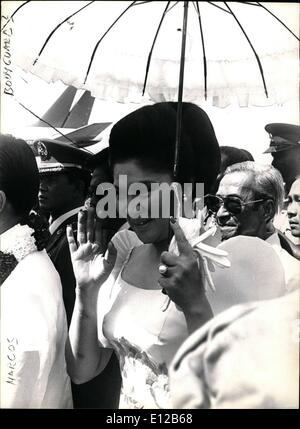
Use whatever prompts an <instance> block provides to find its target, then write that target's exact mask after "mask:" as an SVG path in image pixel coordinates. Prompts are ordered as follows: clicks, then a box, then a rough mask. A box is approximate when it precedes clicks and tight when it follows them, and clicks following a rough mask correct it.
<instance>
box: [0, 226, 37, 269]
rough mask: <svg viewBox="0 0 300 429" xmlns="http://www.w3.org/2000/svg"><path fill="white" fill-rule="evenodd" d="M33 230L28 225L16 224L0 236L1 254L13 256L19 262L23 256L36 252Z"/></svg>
mask: <svg viewBox="0 0 300 429" xmlns="http://www.w3.org/2000/svg"><path fill="white" fill-rule="evenodd" d="M33 233H34V230H33V229H32V228H30V227H29V226H28V225H20V224H17V225H15V226H13V227H12V228H10V229H9V230H7V231H5V232H4V233H3V234H1V236H0V250H1V252H3V253H6V254H10V255H14V257H15V258H16V260H17V261H18V262H20V261H21V260H22V259H24V258H25V256H27V255H29V254H30V253H32V252H35V251H36V250H37V247H36V244H35V239H34V236H33Z"/></svg>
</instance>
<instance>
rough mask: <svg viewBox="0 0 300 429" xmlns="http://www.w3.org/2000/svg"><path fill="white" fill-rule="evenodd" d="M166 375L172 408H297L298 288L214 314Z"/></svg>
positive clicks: (191, 339)
mask: <svg viewBox="0 0 300 429" xmlns="http://www.w3.org/2000/svg"><path fill="white" fill-rule="evenodd" d="M169 374H170V392H171V397H172V403H173V407H174V408H179V409H185V408H191V409H193V408H200V409H207V408H210V409H220V408H222V409H224V408H225V409H232V408H235V409H237V408H247V409H282V408H299V290H296V291H294V292H291V293H289V294H288V295H286V296H283V297H280V298H277V299H272V300H269V301H262V302H251V303H248V304H244V305H239V306H234V307H232V308H231V309H229V310H227V311H225V312H223V313H221V314H219V315H218V316H217V317H215V318H214V319H212V320H211V321H209V322H208V323H206V324H205V325H204V326H203V327H202V328H200V329H198V330H197V331H195V332H194V334H193V335H191V336H190V337H189V338H188V339H187V340H186V341H185V342H184V343H183V344H182V346H181V347H180V349H179V350H178V352H177V354H176V355H175V358H174V359H173V362H172V365H171V368H170V372H169Z"/></svg>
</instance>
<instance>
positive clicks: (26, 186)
mask: <svg viewBox="0 0 300 429" xmlns="http://www.w3.org/2000/svg"><path fill="white" fill-rule="evenodd" d="M0 189H1V190H2V191H3V192H4V193H5V195H6V198H7V200H8V201H9V203H10V204H11V206H12V208H13V210H14V212H15V214H16V216H17V217H18V218H19V222H20V223H21V224H28V225H29V226H30V227H31V228H33V229H35V234H34V236H35V239H36V244H37V247H38V250H40V249H41V247H42V246H41V245H40V241H41V233H42V231H41V227H40V225H39V221H38V219H37V218H36V216H35V215H34V214H33V213H30V212H31V210H32V208H33V207H34V206H35V204H36V201H37V197H38V192H39V172H38V167H37V164H36V161H35V156H34V154H33V151H32V150H31V148H30V147H29V145H28V144H27V143H26V142H25V141H24V140H22V139H16V138H15V137H13V136H11V135H4V134H0ZM44 230H45V228H43V232H45V231H44Z"/></svg>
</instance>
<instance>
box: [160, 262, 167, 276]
mask: <svg viewBox="0 0 300 429" xmlns="http://www.w3.org/2000/svg"><path fill="white" fill-rule="evenodd" d="M158 271H159V272H160V274H161V275H162V276H165V275H166V274H167V272H168V267H167V266H166V265H164V264H161V265H160V266H159V267H158Z"/></svg>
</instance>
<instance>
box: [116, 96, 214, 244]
mask: <svg viewBox="0 0 300 429" xmlns="http://www.w3.org/2000/svg"><path fill="white" fill-rule="evenodd" d="M176 112H177V103H171V102H166V103H157V104H154V105H151V106H145V107H142V108H140V109H138V110H136V111H134V112H132V113H130V114H129V115H127V116H126V117H124V118H123V119H121V120H120V121H119V122H118V123H117V124H116V125H115V126H114V127H113V128H112V131H111V134H110V140H109V151H110V163H111V167H112V171H113V176H114V185H115V186H116V189H117V191H118V193H119V195H120V196H121V194H122V195H124V194H125V195H127V191H128V188H129V186H130V185H131V184H133V183H139V184H141V183H142V184H144V185H145V187H146V189H147V190H148V192H146V193H145V198H144V200H143V201H144V202H145V204H148V208H150V206H151V204H150V202H154V205H155V206H156V207H157V206H160V212H159V214H161V210H162V207H161V201H160V200H159V199H160V193H159V192H156V191H153V192H149V191H151V184H157V185H158V184H163V183H164V184H168V185H170V184H171V183H172V182H174V176H173V166H174V158H175V139H176V138H175V134H176ZM219 163H220V153H219V146H218V142H217V139H216V136H215V133H214V129H213V126H212V124H211V122H210V119H209V117H208V116H207V114H206V113H205V112H204V111H203V110H202V109H201V108H199V107H197V106H196V105H194V104H192V103H183V105H182V134H181V146H180V151H179V169H178V177H177V178H176V180H175V181H176V182H178V183H180V184H181V185H183V184H184V183H191V184H193V192H192V194H193V193H194V187H195V186H194V185H195V183H203V184H204V188H205V192H209V190H210V189H211V187H212V186H213V184H214V182H215V179H216V176H217V174H218V171H219ZM121 175H122V176H123V178H124V177H126V180H127V183H125V181H124V180H123V181H122V180H121V181H120V176H121ZM192 196H194V195H192ZM132 199H133V196H130V195H128V203H127V207H128V206H129V205H130V202H131V201H132ZM143 201H142V202H141V206H142V204H143ZM120 203H121V204H122V201H120ZM171 209H172V206H171ZM170 214H171V215H173V216H174V215H175V216H176V213H172V212H171V213H169V216H166V217H164V218H163V216H159V217H160V218H158V217H156V218H154V217H151V213H147V214H146V216H144V217H143V218H142V217H141V216H139V215H138V213H134V210H131V212H130V213H129V214H128V221H129V224H130V226H131V227H132V229H133V230H134V231H135V232H136V234H137V235H138V237H139V238H140V239H141V240H142V241H143V242H144V243H153V242H162V241H164V240H167V239H168V234H169V217H170Z"/></svg>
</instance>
